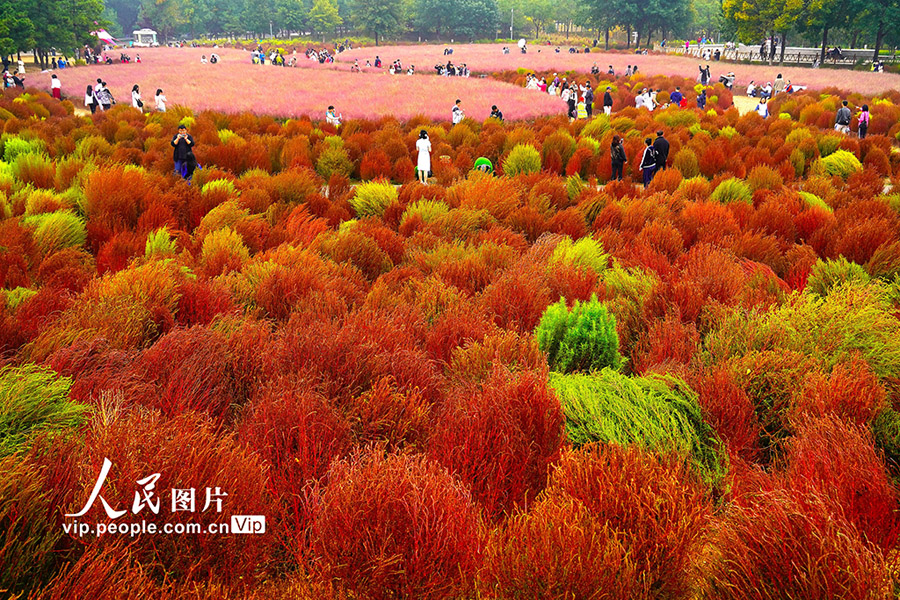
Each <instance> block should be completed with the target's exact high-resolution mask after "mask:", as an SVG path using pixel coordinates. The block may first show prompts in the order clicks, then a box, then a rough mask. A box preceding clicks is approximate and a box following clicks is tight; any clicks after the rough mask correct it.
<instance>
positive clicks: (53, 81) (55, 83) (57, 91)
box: [50, 73, 62, 100]
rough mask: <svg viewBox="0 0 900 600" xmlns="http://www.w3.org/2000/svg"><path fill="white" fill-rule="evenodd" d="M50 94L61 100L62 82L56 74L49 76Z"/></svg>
mask: <svg viewBox="0 0 900 600" xmlns="http://www.w3.org/2000/svg"><path fill="white" fill-rule="evenodd" d="M50 93H51V95H52V96H53V97H54V98H56V99H57V100H62V82H61V81H60V80H59V77H57V76H56V73H54V74H53V75H51V76H50Z"/></svg>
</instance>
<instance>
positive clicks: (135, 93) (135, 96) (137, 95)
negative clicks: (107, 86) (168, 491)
mask: <svg viewBox="0 0 900 600" xmlns="http://www.w3.org/2000/svg"><path fill="white" fill-rule="evenodd" d="M131 106H133V107H134V108H136V109H138V110H139V111H141V112H144V101H143V100H141V88H140V87H139V86H138V85H137V84H134V87H133V88H131Z"/></svg>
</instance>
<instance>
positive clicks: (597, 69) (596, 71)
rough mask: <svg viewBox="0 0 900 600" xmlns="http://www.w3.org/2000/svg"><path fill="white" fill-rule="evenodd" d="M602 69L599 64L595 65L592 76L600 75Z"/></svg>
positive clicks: (592, 68)
mask: <svg viewBox="0 0 900 600" xmlns="http://www.w3.org/2000/svg"><path fill="white" fill-rule="evenodd" d="M599 74H600V67H598V66H597V63H594V66H592V67H591V75H599Z"/></svg>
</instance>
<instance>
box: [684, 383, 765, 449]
mask: <svg viewBox="0 0 900 600" xmlns="http://www.w3.org/2000/svg"><path fill="white" fill-rule="evenodd" d="M689 383H690V384H691V387H692V388H693V389H694V390H695V391H696V392H697V395H698V403H699V404H700V408H701V409H702V411H703V419H704V420H705V421H706V422H707V423H709V424H710V426H712V428H713V429H714V430H715V432H716V435H718V436H719V437H720V438H722V441H723V442H725V445H726V446H727V447H728V450H729V451H730V452H732V453H734V454H736V455H737V456H739V457H741V458H743V459H744V460H749V461H752V460H754V459H755V458H756V457H757V456H758V455H759V452H760V448H759V435H760V424H759V420H758V419H757V417H756V413H755V411H754V407H753V403H752V402H751V401H750V398H749V397H748V396H747V393H746V392H745V391H744V390H743V389H742V388H741V386H740V385H738V383H737V382H736V381H735V377H734V376H733V375H732V373H731V371H730V370H729V369H727V368H726V367H722V366H712V367H709V368H708V369H704V370H702V371H699V372H695V373H694V374H693V376H692V377H691V380H690V381H689Z"/></svg>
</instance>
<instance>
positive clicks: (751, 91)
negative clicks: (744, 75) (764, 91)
mask: <svg viewBox="0 0 900 600" xmlns="http://www.w3.org/2000/svg"><path fill="white" fill-rule="evenodd" d="M754 95H756V85H755V84H754V83H753V82H752V81H751V82H750V85H748V86H747V96H749V97H751V98H752V97H753V96H754Z"/></svg>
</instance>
